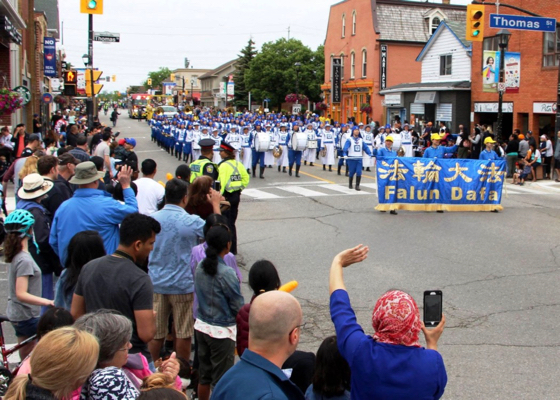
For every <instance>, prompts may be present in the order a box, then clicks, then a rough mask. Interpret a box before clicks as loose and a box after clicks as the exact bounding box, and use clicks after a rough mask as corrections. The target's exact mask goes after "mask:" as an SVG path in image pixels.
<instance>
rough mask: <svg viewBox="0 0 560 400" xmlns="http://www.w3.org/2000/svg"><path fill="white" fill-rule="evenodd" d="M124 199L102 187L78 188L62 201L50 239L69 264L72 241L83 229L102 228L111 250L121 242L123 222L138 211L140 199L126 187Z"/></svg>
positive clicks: (105, 243)
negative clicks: (122, 200)
mask: <svg viewBox="0 0 560 400" xmlns="http://www.w3.org/2000/svg"><path fill="white" fill-rule="evenodd" d="M123 194H124V203H125V204H121V203H119V202H118V201H117V200H114V199H113V198H111V197H107V196H105V195H104V194H103V192H102V191H101V190H97V189H77V190H76V191H75V192H74V197H72V198H71V199H68V200H66V201H65V202H64V203H62V204H61V205H60V207H59V208H58V210H57V211H56V214H55V216H54V219H53V222H52V226H51V234H50V238H49V242H50V244H51V246H52V248H53V250H54V251H55V253H56V254H58V256H59V257H60V262H61V263H62V266H63V267H65V266H66V258H67V256H68V244H69V243H70V239H72V237H74V235H75V234H76V233H78V232H81V231H86V230H94V231H97V232H99V234H100V235H101V238H102V239H103V244H104V245H105V251H106V252H107V254H112V253H113V252H114V251H115V250H116V249H117V247H118V245H119V224H120V223H121V222H122V221H123V219H124V217H126V216H127V215H128V214H132V213H135V212H138V202H137V201H136V196H135V195H134V191H133V190H132V189H131V188H128V189H125V190H124V191H123Z"/></svg>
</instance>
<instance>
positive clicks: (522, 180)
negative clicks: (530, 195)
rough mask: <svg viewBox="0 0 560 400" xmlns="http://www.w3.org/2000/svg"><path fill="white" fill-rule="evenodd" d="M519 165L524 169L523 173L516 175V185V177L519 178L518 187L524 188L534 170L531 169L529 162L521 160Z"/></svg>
mask: <svg viewBox="0 0 560 400" xmlns="http://www.w3.org/2000/svg"><path fill="white" fill-rule="evenodd" d="M519 164H520V166H522V167H523V169H522V170H521V172H520V173H519V174H514V175H513V179H514V183H515V180H516V178H515V175H518V176H517V179H518V182H517V185H519V186H523V185H524V184H525V178H527V176H529V174H530V173H531V172H532V168H531V164H529V162H528V161H527V160H524V159H521V160H519Z"/></svg>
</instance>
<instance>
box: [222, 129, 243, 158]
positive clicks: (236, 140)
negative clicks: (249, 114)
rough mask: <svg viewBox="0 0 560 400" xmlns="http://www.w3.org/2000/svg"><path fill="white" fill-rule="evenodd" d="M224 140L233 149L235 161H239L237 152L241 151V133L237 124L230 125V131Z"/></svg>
mask: <svg viewBox="0 0 560 400" xmlns="http://www.w3.org/2000/svg"><path fill="white" fill-rule="evenodd" d="M224 141H225V142H228V143H229V144H230V145H231V147H233V149H234V153H235V161H239V152H240V151H241V135H240V134H239V128H238V127H237V125H232V127H231V130H230V132H229V133H228V134H227V135H226V137H225V139H224Z"/></svg>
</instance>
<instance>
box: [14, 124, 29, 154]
mask: <svg viewBox="0 0 560 400" xmlns="http://www.w3.org/2000/svg"><path fill="white" fill-rule="evenodd" d="M28 139H29V135H28V134H27V133H26V132H25V124H17V125H16V129H14V133H13V134H12V142H14V151H15V153H16V158H20V157H21V154H22V152H23V149H24V148H25V145H26V144H27V142H28Z"/></svg>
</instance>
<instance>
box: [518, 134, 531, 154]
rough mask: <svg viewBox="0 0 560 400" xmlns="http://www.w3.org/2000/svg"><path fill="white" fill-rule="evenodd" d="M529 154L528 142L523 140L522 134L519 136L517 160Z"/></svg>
mask: <svg viewBox="0 0 560 400" xmlns="http://www.w3.org/2000/svg"><path fill="white" fill-rule="evenodd" d="M528 152H529V142H528V141H527V140H526V139H525V135H524V134H522V133H521V134H520V135H519V158H525V157H527V153H528Z"/></svg>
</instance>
